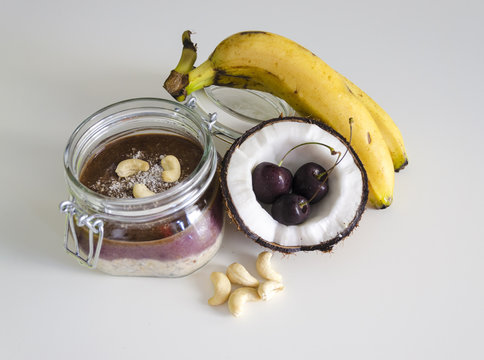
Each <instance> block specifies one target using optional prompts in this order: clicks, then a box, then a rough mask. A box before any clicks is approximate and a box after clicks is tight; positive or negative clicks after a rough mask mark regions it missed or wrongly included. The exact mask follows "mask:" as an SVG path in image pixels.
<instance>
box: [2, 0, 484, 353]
mask: <svg viewBox="0 0 484 360" xmlns="http://www.w3.org/2000/svg"><path fill="white" fill-rule="evenodd" d="M0 5H1V10H0V49H1V50H0V51H1V54H0V79H1V80H0V108H1V120H0V121H1V125H0V150H1V154H2V156H1V157H2V159H1V168H0V174H1V176H0V184H1V190H2V193H1V202H2V206H1V208H0V226H1V229H2V232H1V235H0V236H1V241H0V358H2V359H34V358H39V359H64V358H65V359H67V358H69V359H81V358H82V359H85V358H94V359H101V358H103V359H114V358H117V359H124V358H126V359H188V358H189V359H204V358H218V359H247V358H251V359H263V358H265V359H269V358H271V359H272V358H274V359H276V358H279V359H296V358H298V359H300V358H301V359H302V358H308V359H312V358H321V359H330V358H331V359H482V358H483V357H484V351H483V349H482V345H480V342H481V341H482V338H483V334H484V329H483V325H482V324H483V322H484V310H483V307H484V305H483V304H484V290H483V288H484V287H483V282H484V281H483V274H484V265H483V264H484V261H483V256H484V243H483V240H484V236H483V231H482V215H483V210H482V203H483V200H484V196H483V190H482V186H483V175H484V172H483V170H482V164H481V163H482V151H481V148H482V141H483V138H484V137H483V134H484V125H483V121H482V117H483V113H482V106H481V104H482V101H483V98H484V93H483V80H484V79H483V74H484V71H483V64H484V56H483V39H484V37H483V35H484V33H483V25H482V13H483V10H484V9H483V6H482V4H481V3H480V2H479V1H477V0H476V1H464V0H460V1H453V2H451V1H447V2H441V1H409V0H407V1H371V0H370V1H345V2H344V1H341V2H336V1H331V2H329V1H313V2H310V1H296V2H281V1H271V2H269V1H268V2H262V1H252V0H246V1H245V2H238V3H233V4H232V3H229V2H227V1H210V2H206V3H203V2H201V1H199V2H189V1H185V2H182V1H179V2H175V1H171V2H169V3H168V2H162V1H130V2H127V1H125V2H120V1H82V2H81V1H79V2H70V1H30V2H26V1H5V0H4V1H2V2H1V3H0ZM185 29H190V30H192V31H194V32H195V33H196V34H195V35H194V36H193V39H194V41H195V42H197V43H198V48H199V62H201V61H202V60H204V59H205V58H206V57H207V56H208V55H209V53H210V52H211V51H212V49H213V48H214V47H215V46H216V44H217V43H218V42H220V41H221V40H222V39H223V38H225V37H226V36H228V35H230V34H232V33H235V32H237V31H242V30H267V31H272V32H276V33H279V34H281V35H285V36H287V37H289V38H291V39H293V40H296V41H297V42H299V43H301V44H302V45H304V46H306V47H307V48H309V49H310V50H311V51H313V52H314V53H316V54H317V55H318V56H320V57H321V58H323V60H325V61H326V62H327V63H328V64H330V65H331V66H333V67H334V68H335V69H336V70H338V71H340V72H342V73H343V74H345V75H346V76H348V77H349V78H350V79H352V80H353V81H354V82H355V83H357V84H358V85H359V86H360V87H362V88H363V89H364V90H365V91H366V92H367V93H369V94H370V95H371V96H372V97H373V98H375V99H376V100H377V101H378V102H379V103H380V104H381V105H382V106H383V107H384V108H385V109H386V110H387V111H388V112H389V113H390V114H391V115H392V117H393V118H394V119H395V121H396V122H397V124H398V125H399V127H400V129H401V131H402V133H403V135H404V138H405V141H406V146H407V149H408V154H409V160H410V164H409V166H408V167H407V168H406V169H405V170H404V171H403V172H401V173H399V174H397V176H396V190H395V198H394V204H393V205H392V206H391V207H390V208H389V209H386V210H384V211H376V210H368V211H367V212H366V213H365V214H364V217H363V219H362V221H361V223H360V226H359V228H358V229H357V230H356V231H355V232H354V233H353V235H352V236H351V237H350V238H348V239H346V241H344V243H342V244H339V245H338V246H336V247H335V249H334V252H333V253H332V254H320V253H301V254H297V255H292V256H286V257H284V256H280V255H275V257H274V259H273V262H274V266H275V267H276V268H277V269H278V270H279V272H281V273H282V274H283V276H284V280H285V285H286V290H285V292H284V293H283V294H281V296H279V297H277V298H275V299H274V300H273V301H272V302H271V303H257V304H255V303H253V304H249V305H248V306H247V308H246V313H245V315H244V316H243V317H242V318H239V319H236V318H233V317H232V316H231V315H230V314H229V313H228V310H227V308H226V307H224V306H222V307H220V308H212V307H209V306H208V305H207V304H206V301H207V298H208V297H210V296H211V293H212V287H211V283H210V281H209V274H210V272H211V271H214V270H222V271H223V269H224V268H225V266H226V265H228V264H230V263H232V262H234V261H238V262H241V263H243V264H245V265H246V266H247V267H248V269H249V270H251V271H252V272H255V269H254V259H255V257H256V255H257V254H258V253H259V252H260V251H261V250H262V248H261V247H259V246H258V245H256V244H254V243H252V242H250V241H249V240H246V239H245V238H244V236H242V235H241V234H239V233H237V232H236V231H235V230H234V228H233V227H232V226H229V227H228V230H227V234H226V237H225V242H224V244H223V247H222V249H221V251H220V252H219V254H218V255H217V256H216V257H215V258H214V260H213V261H212V262H211V263H210V264H209V265H208V266H206V267H205V268H203V269H202V270H200V271H199V272H197V273H195V274H193V275H192V276H189V277H186V278H183V279H176V280H172V279H157V278H124V277H119V278H117V277H111V276H108V275H104V274H102V273H100V272H97V271H89V270H87V269H86V268H84V267H81V266H79V265H78V264H77V263H76V261H75V260H74V259H73V258H71V257H69V256H68V255H66V253H65V252H64V249H63V247H62V241H63V230H64V218H63V216H62V215H61V214H60V213H59V211H58V204H59V203H60V202H61V201H63V200H65V199H66V197H67V195H66V194H67V192H66V189H65V185H64V177H63V167H62V153H63V150H64V146H65V144H66V141H67V139H68V137H69V135H70V134H71V132H72V131H73V130H74V128H75V127H76V126H77V124H78V123H79V122H80V121H81V120H83V119H84V118H86V117H87V116H88V115H90V114H91V113H93V112H94V111H96V110H98V109H100V108H101V107H104V106H105V105H108V104H111V103H113V102H116V101H119V100H123V99H127V98H133V97H142V96H152V97H164V98H168V95H167V93H166V92H165V91H164V90H163V89H162V82H163V80H164V78H165V77H166V76H167V74H168V73H169V71H170V70H171V69H172V68H173V67H174V65H175V64H176V62H177V61H178V57H179V54H180V49H181V43H180V36H181V33H182V32H183V30H185ZM199 62H198V63H199Z"/></svg>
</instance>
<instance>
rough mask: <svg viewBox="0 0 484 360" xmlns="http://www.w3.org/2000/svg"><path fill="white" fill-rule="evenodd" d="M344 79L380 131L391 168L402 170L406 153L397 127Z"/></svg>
mask: <svg viewBox="0 0 484 360" xmlns="http://www.w3.org/2000/svg"><path fill="white" fill-rule="evenodd" d="M341 77H342V78H343V79H344V81H345V83H346V85H347V86H348V88H349V90H350V91H351V92H352V93H353V94H354V95H355V96H356V97H357V98H358V99H359V100H360V101H361V102H362V103H363V105H365V107H366V108H367V109H368V111H369V112H370V114H371V116H372V117H373V120H375V122H376V125H377V126H378V129H380V131H381V133H382V135H383V139H384V140H385V143H386V144H387V146H388V150H390V155H391V156H392V161H393V167H394V169H395V171H400V170H402V169H403V168H404V167H405V166H407V164H408V158H407V152H406V151H405V145H404V144H403V137H402V134H401V132H400V130H399V129H398V127H397V125H395V123H394V122H393V120H392V118H391V117H390V116H389V115H388V114H387V112H386V111H385V110H383V109H382V108H381V107H380V106H379V105H378V104H377V103H376V102H375V101H374V100H373V99H372V98H371V97H369V96H368V95H367V94H366V93H365V92H364V91H363V90H361V89H360V88H359V87H358V86H356V85H355V84H353V83H352V82H351V81H350V80H349V79H347V78H345V77H344V76H343V75H341Z"/></svg>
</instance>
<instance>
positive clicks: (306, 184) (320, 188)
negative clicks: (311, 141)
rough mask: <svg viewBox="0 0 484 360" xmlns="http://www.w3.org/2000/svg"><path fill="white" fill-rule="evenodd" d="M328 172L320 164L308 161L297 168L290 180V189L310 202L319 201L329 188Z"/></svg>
mask: <svg viewBox="0 0 484 360" xmlns="http://www.w3.org/2000/svg"><path fill="white" fill-rule="evenodd" d="M327 177H328V174H327V172H326V170H325V168H323V167H322V166H321V165H319V164H316V163H314V162H309V163H306V164H304V165H302V166H301V167H300V168H299V169H297V171H296V173H295V174H294V179H293V181H292V191H293V192H294V193H296V194H299V195H301V196H304V197H305V198H306V199H309V200H310V202H309V203H310V204H315V203H317V202H318V201H321V199H322V198H324V197H325V196H326V194H327V193H328V190H329V184H328V180H327Z"/></svg>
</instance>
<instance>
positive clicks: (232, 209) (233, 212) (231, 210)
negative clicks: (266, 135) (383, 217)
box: [220, 117, 368, 253]
mask: <svg viewBox="0 0 484 360" xmlns="http://www.w3.org/2000/svg"><path fill="white" fill-rule="evenodd" d="M283 121H292V122H294V123H295V124H296V126H297V123H309V124H314V125H317V126H319V127H320V128H321V129H323V130H324V131H326V132H328V133H330V134H331V135H333V136H335V137H337V138H338V139H339V140H340V141H341V142H342V143H344V144H345V145H346V146H347V148H348V154H347V155H346V156H352V157H353V159H354V162H355V164H356V165H357V167H358V168H359V170H360V171H361V174H362V178H363V179H362V180H363V192H362V194H361V201H360V205H359V207H358V209H357V211H356V213H355V216H354V217H353V219H352V221H351V222H350V223H349V224H348V226H347V227H346V228H345V230H344V231H342V232H340V233H339V234H338V235H337V236H336V237H334V238H332V239H330V240H326V241H324V242H321V243H320V244H317V245H311V246H305V245H302V246H284V245H280V244H277V243H275V242H273V241H269V240H266V239H263V238H261V237H260V236H259V235H258V234H256V233H254V232H252V231H251V229H250V227H249V226H248V224H245V223H244V221H243V220H242V219H241V218H240V216H239V213H238V211H237V207H236V206H235V204H234V203H233V201H232V197H231V195H230V192H229V189H228V184H227V169H228V165H229V163H230V159H231V157H232V154H233V153H234V151H235V150H236V149H237V148H238V147H240V146H241V144H243V143H244V141H246V140H247V139H248V138H250V137H251V136H254V134H256V133H257V132H258V131H259V130H261V129H262V128H264V127H266V126H270V125H272V124H274V123H277V122H283ZM220 185H221V190H222V195H223V199H224V203H225V206H226V208H227V213H228V215H229V217H230V219H231V220H232V221H233V222H234V223H235V225H236V226H237V229H238V230H240V231H242V232H243V233H244V234H245V235H246V236H247V237H248V238H249V239H252V240H253V241H255V242H256V243H258V244H260V245H262V246H264V247H266V248H269V249H271V250H274V251H279V252H282V253H294V252H298V251H316V250H317V251H322V252H329V251H331V250H332V249H333V246H334V245H336V244H337V243H338V242H340V241H341V240H343V239H344V238H346V237H347V236H348V235H350V234H351V232H352V231H353V230H354V229H355V228H356V227H357V226H358V223H359V221H360V219H361V216H362V215H363V212H364V211H365V208H366V204H367V201H368V177H367V175H366V171H365V168H364V167H363V164H362V163H361V160H360V159H359V157H358V155H357V154H356V152H355V151H354V150H353V148H352V147H351V146H350V144H349V143H348V142H347V141H346V140H345V138H344V137H343V136H342V135H341V134H339V133H338V132H336V131H335V130H334V129H333V128H331V127H329V126H327V125H325V124H323V123H322V122H320V121H318V120H313V119H308V118H303V117H280V118H276V119H270V120H266V121H263V122H261V123H259V124H258V125H256V126H254V127H253V128H251V129H249V130H248V131H246V132H245V133H244V134H243V135H242V136H241V137H240V138H238V139H237V140H236V141H235V142H234V143H233V144H232V146H231V147H230V148H229V150H228V151H227V152H226V154H225V156H224V158H223V160H222V168H221V172H220ZM296 226H297V225H296Z"/></svg>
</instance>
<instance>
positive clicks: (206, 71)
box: [185, 60, 215, 95]
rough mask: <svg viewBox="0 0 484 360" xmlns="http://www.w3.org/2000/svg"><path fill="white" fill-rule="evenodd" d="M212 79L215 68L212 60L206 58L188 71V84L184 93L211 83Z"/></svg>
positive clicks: (213, 79)
mask: <svg viewBox="0 0 484 360" xmlns="http://www.w3.org/2000/svg"><path fill="white" fill-rule="evenodd" d="M214 81H215V69H214V68H213V64H212V62H211V61H210V60H207V61H205V62H204V63H202V64H201V65H200V66H198V67H196V68H195V69H193V70H191V71H190V72H189V73H188V85H187V86H186V88H185V94H186V95H190V94H191V93H192V92H194V91H197V90H200V89H203V88H204V87H207V86H210V85H213V84H214Z"/></svg>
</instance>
